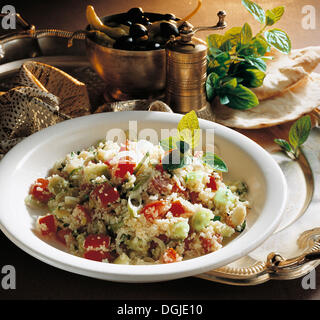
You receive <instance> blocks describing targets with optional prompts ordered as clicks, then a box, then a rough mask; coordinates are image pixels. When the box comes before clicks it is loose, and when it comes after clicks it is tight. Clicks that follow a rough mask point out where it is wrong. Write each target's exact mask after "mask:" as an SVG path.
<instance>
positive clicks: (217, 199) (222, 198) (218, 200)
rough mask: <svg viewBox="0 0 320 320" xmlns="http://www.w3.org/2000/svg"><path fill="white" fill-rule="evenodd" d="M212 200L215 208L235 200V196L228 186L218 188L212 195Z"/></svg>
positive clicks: (222, 206) (225, 205) (224, 206)
mask: <svg viewBox="0 0 320 320" xmlns="http://www.w3.org/2000/svg"><path fill="white" fill-rule="evenodd" d="M213 201H214V204H215V206H216V207H217V208H226V207H227V206H228V203H234V202H235V201H236V197H235V195H234V194H233V193H232V192H231V190H229V189H228V188H219V189H218V191H217V192H216V193H215V195H214V198H213Z"/></svg>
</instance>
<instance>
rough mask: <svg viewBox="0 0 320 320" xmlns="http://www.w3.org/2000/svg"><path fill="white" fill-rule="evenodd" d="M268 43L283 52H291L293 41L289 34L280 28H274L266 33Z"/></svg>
mask: <svg viewBox="0 0 320 320" xmlns="http://www.w3.org/2000/svg"><path fill="white" fill-rule="evenodd" d="M264 35H265V38H266V40H267V41H268V43H269V44H270V45H271V46H273V47H275V48H276V49H278V50H279V51H280V52H283V53H290V51H291V41H290V39H289V36H288V35H287V34H286V33H285V32H284V31H283V30H280V29H272V30H269V31H266V32H265V33H264Z"/></svg>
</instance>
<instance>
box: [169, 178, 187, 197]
mask: <svg viewBox="0 0 320 320" xmlns="http://www.w3.org/2000/svg"><path fill="white" fill-rule="evenodd" d="M172 192H175V193H178V194H181V195H183V196H184V197H187V196H188V191H187V190H183V189H182V188H181V187H180V186H179V185H178V183H177V182H176V181H173V186H172Z"/></svg>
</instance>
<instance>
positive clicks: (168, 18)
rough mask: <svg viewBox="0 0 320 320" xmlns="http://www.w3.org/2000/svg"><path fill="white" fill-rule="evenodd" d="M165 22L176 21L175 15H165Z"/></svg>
mask: <svg viewBox="0 0 320 320" xmlns="http://www.w3.org/2000/svg"><path fill="white" fill-rule="evenodd" d="M163 20H167V21H169V20H176V16H175V15H174V14H173V13H167V14H164V15H163Z"/></svg>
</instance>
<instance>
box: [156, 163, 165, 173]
mask: <svg viewBox="0 0 320 320" xmlns="http://www.w3.org/2000/svg"><path fill="white" fill-rule="evenodd" d="M155 169H156V170H158V171H160V172H161V173H163V171H164V170H163V166H162V163H158V164H156V166H155Z"/></svg>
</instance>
